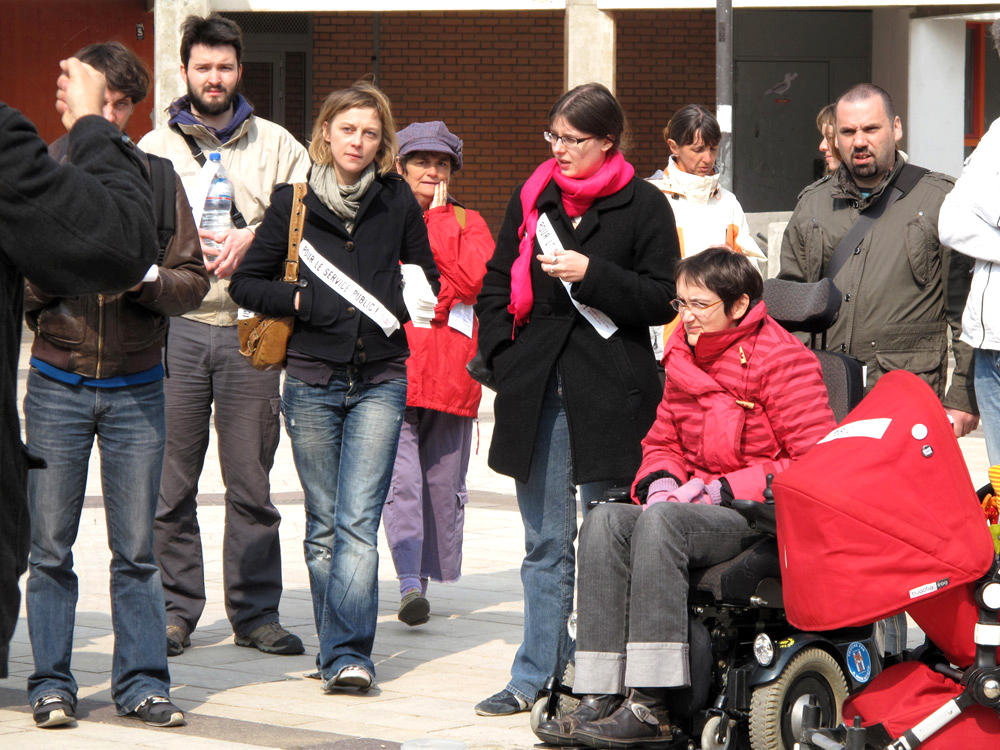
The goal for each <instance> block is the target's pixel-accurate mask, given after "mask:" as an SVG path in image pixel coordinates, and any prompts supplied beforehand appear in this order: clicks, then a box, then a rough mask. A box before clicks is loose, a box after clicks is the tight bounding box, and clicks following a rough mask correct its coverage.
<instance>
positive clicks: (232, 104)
mask: <svg viewBox="0 0 1000 750" xmlns="http://www.w3.org/2000/svg"><path fill="white" fill-rule="evenodd" d="M180 54H181V69H180V70H181V78H182V79H183V80H184V82H185V83H186V84H187V94H186V95H185V96H182V97H180V98H179V99H176V100H175V101H174V102H173V103H172V104H171V105H170V108H169V113H170V122H169V125H168V126H167V127H162V128H158V129H156V130H154V131H153V132H151V133H149V134H147V135H146V136H145V137H144V138H143V139H142V140H141V142H140V143H141V144H142V149H143V150H144V151H146V152H147V153H151V154H157V155H158V156H165V157H167V158H169V159H170V160H171V161H172V162H173V164H174V169H175V170H176V171H177V173H178V174H179V175H180V177H181V180H182V182H183V183H184V190H185V192H186V193H187V197H188V201H189V202H190V204H191V206H192V208H193V210H194V215H195V219H196V223H197V219H198V217H200V215H201V207H202V206H204V204H205V195H206V193H207V190H208V183H209V182H210V180H208V179H206V178H205V175H203V164H204V162H205V160H206V158H207V156H208V154H209V153H212V152H218V153H220V154H221V161H222V165H223V167H224V168H225V170H226V174H227V176H228V177H229V181H230V182H231V183H232V186H233V203H234V204H235V206H236V208H237V209H238V211H239V213H240V215H241V216H242V219H243V221H240V220H237V221H236V224H237V227H236V228H234V229H229V230H226V231H223V232H211V231H208V230H203V229H199V234H200V235H201V239H202V251H203V253H204V257H205V265H206V267H207V268H208V270H209V272H210V280H211V288H210V290H209V292H208V295H207V296H206V297H205V300H204V302H203V303H202V305H201V307H199V308H198V309H197V310H195V311H193V312H191V313H188V314H186V315H184V316H183V317H177V318H173V319H171V321H170V332H169V346H168V347H167V357H166V361H167V372H168V377H167V379H166V381H165V393H166V414H167V443H166V451H165V454H164V459H163V479H162V481H161V484H160V495H159V502H158V504H157V509H156V521H155V526H154V544H155V552H156V561H157V563H158V564H159V566H160V572H161V577H162V579H163V595H164V599H165V603H166V610H167V621H166V622H167V627H166V639H167V640H166V645H167V653H168V654H169V655H171V656H176V655H177V654H180V653H182V652H183V651H184V648H185V647H187V646H189V645H190V643H191V640H190V638H191V633H192V632H193V631H194V629H195V627H196V626H197V624H198V619H199V617H200V616H201V613H202V611H203V609H204V607H205V580H204V566H203V562H202V549H201V537H200V534H199V528H198V520H197V494H198V478H199V476H200V474H201V470H202V467H203V466H204V462H205V452H206V450H207V448H208V439H209V422H210V417H211V415H212V411H213V405H214V412H215V414H214V417H215V429H216V432H217V434H218V441H219V461H220V463H221V466H222V477H223V481H224V482H225V484H226V496H225V502H226V520H225V531H224V537H223V575H224V581H225V600H226V601H225V604H226V613H227V615H228V616H229V621H230V623H231V624H232V627H233V632H234V634H235V641H236V644H237V645H238V646H248V647H252V648H257V649H259V650H260V651H263V652H265V653H274V654H300V653H302V651H303V646H302V641H301V640H300V639H299V638H298V636H296V635H294V634H292V633H289V632H288V631H287V630H285V629H284V628H283V627H282V626H281V625H280V623H279V618H278V604H279V602H280V599H281V592H282V585H281V554H280V548H279V543H278V524H279V522H280V520H281V517H280V514H279V513H278V510H277V509H276V508H275V507H274V504H273V503H272V501H271V491H270V479H269V474H270V471H271V466H272V464H273V462H274V453H275V450H276V448H277V446H278V438H279V434H280V431H279V423H278V411H279V403H280V399H279V396H278V379H279V375H280V373H279V372H276V371H275V372H259V371H257V370H254V369H253V368H252V367H251V366H250V364H249V363H248V362H247V361H246V360H245V359H244V358H243V356H242V355H241V354H240V353H239V340H238V335H237V330H236V313H237V308H236V304H235V303H234V302H233V301H232V300H231V299H230V298H229V293H228V287H229V277H230V276H231V275H232V273H233V271H235V270H236V268H237V266H238V265H239V263H240V261H241V260H242V259H243V256H244V255H245V254H246V251H247V249H248V248H249V247H250V243H251V242H252V241H253V238H254V233H255V230H256V228H257V226H258V225H259V224H260V221H261V219H262V218H263V216H264V211H265V209H266V208H267V207H268V204H269V202H270V195H271V191H272V189H273V188H274V186H275V185H276V184H278V183H285V182H302V181H304V180H305V179H306V175H307V173H308V170H309V155H308V153H307V152H306V150H305V149H304V148H303V147H302V145H301V144H299V143H298V142H297V141H296V140H295V138H293V137H292V135H291V133H289V132H288V131H287V130H285V129H284V128H282V127H280V126H279V125H276V124H274V123H273V122H269V121H267V120H264V119H262V118H260V117H257V116H256V115H255V114H254V113H253V107H252V106H251V104H250V102H248V101H247V100H246V99H245V98H244V97H243V96H241V95H240V94H239V93H238V87H239V83H240V77H241V75H242V72H243V68H242V65H241V60H242V57H243V40H242V34H241V32H240V28H239V26H237V25H236V23H235V22H233V21H231V20H229V19H226V18H223V17H222V16H219V15H216V14H213V15H211V16H208V17H207V18H201V17H198V16H189V17H188V18H187V19H186V20H185V21H184V23H183V25H182V26H181V49H180ZM208 169H211V167H208ZM234 218H235V217H234ZM244 221H245V225H243V222H244ZM206 239H208V240H209V241H214V242H213V243H212V244H206V243H205V240H206ZM220 246H221V247H220Z"/></svg>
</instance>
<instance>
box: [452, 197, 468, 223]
mask: <svg viewBox="0 0 1000 750" xmlns="http://www.w3.org/2000/svg"><path fill="white" fill-rule="evenodd" d="M452 205H453V206H454V207H455V221H457V222H458V226H460V227H461V228H462V229H465V222H466V221H468V219H469V217H468V215H467V214H466V212H465V209H464V208H463V207H462V206H460V205H458V204H457V203H454V204H452Z"/></svg>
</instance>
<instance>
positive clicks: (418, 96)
mask: <svg viewBox="0 0 1000 750" xmlns="http://www.w3.org/2000/svg"><path fill="white" fill-rule="evenodd" d="M379 25H380V27H379V34H380V40H381V43H380V57H379V81H378V83H379V85H380V87H381V88H382V89H383V90H384V91H385V92H386V94H388V96H389V98H390V99H391V100H392V105H393V116H394V117H395V118H396V126H397V128H403V127H405V126H406V125H409V124H410V123H411V122H418V121H423V120H444V122H445V123H447V125H448V128H449V129H450V130H452V131H453V132H454V133H455V134H456V135H458V137H459V138H462V139H463V140H464V141H465V145H464V159H465V166H464V167H463V169H462V171H461V172H459V173H458V174H457V175H456V177H455V178H454V180H453V183H452V193H453V195H454V196H455V198H456V199H457V200H460V201H462V202H463V203H465V204H466V205H467V206H468V207H469V208H471V209H473V210H476V211H479V212H480V213H482V215H483V217H484V218H485V219H486V221H487V223H488V224H489V226H490V229H491V230H492V231H493V233H494V235H496V233H497V232H498V231H499V229H500V224H501V223H502V220H503V214H504V210H505V208H506V206H507V201H508V200H509V198H510V195H511V193H512V192H513V190H514V188H515V187H516V186H517V185H518V184H519V183H520V182H523V181H524V180H525V179H526V178H527V177H528V175H530V174H531V171H532V170H533V169H534V168H535V167H536V166H537V165H538V163H539V162H541V161H543V160H544V159H546V158H548V156H549V150H548V146H547V144H546V143H545V142H544V141H543V140H542V131H543V130H544V129H545V125H546V122H545V116H546V114H547V113H548V109H549V107H550V106H551V105H552V102H553V101H555V99H556V98H557V97H558V96H559V94H560V93H561V91H562V81H563V17H562V13H548V12H539V13H478V12H470V13H457V14H456V13H421V14H416V13H383V14H380V18H379ZM313 28H314V32H315V35H314V38H315V48H314V53H313V100H314V111H316V110H317V109H318V108H319V105H320V103H321V102H322V101H323V99H325V98H326V96H327V95H328V94H329V93H330V92H331V91H332V90H334V89H337V88H340V87H343V86H345V85H349V84H350V83H353V82H354V81H355V80H357V79H358V78H360V77H362V76H363V75H365V74H367V73H369V72H370V71H371V70H372V64H371V56H372V36H373V34H372V14H370V13H337V14H321V13H318V14H316V16H315V17H314V27H313Z"/></svg>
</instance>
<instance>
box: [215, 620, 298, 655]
mask: <svg viewBox="0 0 1000 750" xmlns="http://www.w3.org/2000/svg"><path fill="white" fill-rule="evenodd" d="M233 640H235V641H236V645H237V646H246V647H247V648H255V649H257V650H258V651H263V652H264V653H265V654H283V655H286V656H287V655H293V654H301V653H303V652H304V651H305V650H306V648H305V646H303V645H302V640H301V639H300V638H299V637H298V636H297V635H295V634H294V633H289V632H288V631H287V630H285V629H284V628H283V627H281V624H280V623H277V622H269V623H266V624H264V625H261V626H260V627H259V628H257V629H256V630H254V631H253V632H251V633H248V634H247V635H236V636H234V639H233Z"/></svg>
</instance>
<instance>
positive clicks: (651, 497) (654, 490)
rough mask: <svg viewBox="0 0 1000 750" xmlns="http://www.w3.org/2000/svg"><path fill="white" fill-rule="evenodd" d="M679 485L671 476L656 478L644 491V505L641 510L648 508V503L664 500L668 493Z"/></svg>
mask: <svg viewBox="0 0 1000 750" xmlns="http://www.w3.org/2000/svg"><path fill="white" fill-rule="evenodd" d="M679 486H680V485H679V484H677V480H676V479H673V478H671V477H663V478H662V479H657V480H656V481H655V482H653V483H652V484H651V485H649V489H648V490H647V491H646V505H645V507H644V508H643V510H645V509H646V508H648V507H649V506H650V505H655V504H656V503H662V502H666V500H667V498H668V497H669V496H670V493H671V492H673V491H674V490H676V489H677V488H678V487H679Z"/></svg>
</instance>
